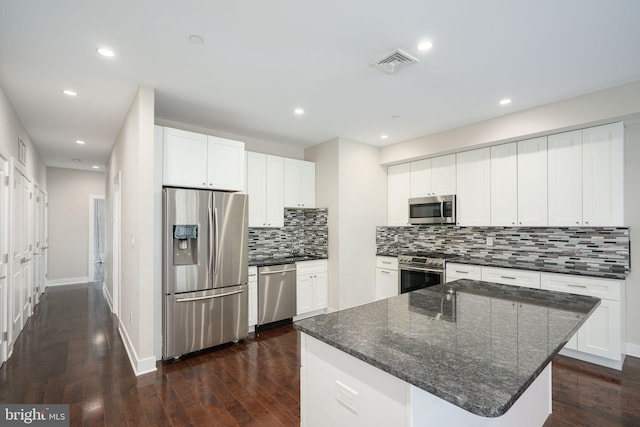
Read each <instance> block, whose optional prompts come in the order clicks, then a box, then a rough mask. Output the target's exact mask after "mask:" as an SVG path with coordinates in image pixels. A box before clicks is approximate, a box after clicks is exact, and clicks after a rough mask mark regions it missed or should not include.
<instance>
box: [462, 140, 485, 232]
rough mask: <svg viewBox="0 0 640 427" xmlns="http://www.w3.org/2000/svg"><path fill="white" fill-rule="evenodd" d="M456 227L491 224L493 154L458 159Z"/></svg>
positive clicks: (477, 152) (468, 154) (474, 153)
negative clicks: (491, 162)
mask: <svg viewBox="0 0 640 427" xmlns="http://www.w3.org/2000/svg"><path fill="white" fill-rule="evenodd" d="M456 156H457V157H456V178H457V179H456V181H457V182H456V184H457V187H458V191H457V196H458V197H457V201H456V203H457V216H458V219H457V223H458V225H462V226H470V225H489V224H490V223H491V164H490V161H491V150H490V149H489V148H482V149H479V150H471V151H465V152H462V153H458V154H457V155H456Z"/></svg>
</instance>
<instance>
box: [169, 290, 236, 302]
mask: <svg viewBox="0 0 640 427" xmlns="http://www.w3.org/2000/svg"><path fill="white" fill-rule="evenodd" d="M243 292H244V291H234V292H229V293H226V294H219V295H209V296H206V297H195V298H178V299H177V300H176V302H190V301H200V300H205V299H213V298H222V297H228V296H230V295H235V294H241V293H243Z"/></svg>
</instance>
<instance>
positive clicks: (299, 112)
mask: <svg viewBox="0 0 640 427" xmlns="http://www.w3.org/2000/svg"><path fill="white" fill-rule="evenodd" d="M293 114H295V115H296V116H301V115H303V114H304V109H303V108H300V107H298V108H296V109H295V110H293Z"/></svg>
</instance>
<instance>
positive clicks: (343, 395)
mask: <svg viewBox="0 0 640 427" xmlns="http://www.w3.org/2000/svg"><path fill="white" fill-rule="evenodd" d="M336 400H337V401H338V402H340V403H342V404H343V405H344V406H346V407H347V408H348V409H350V410H351V411H352V412H353V413H354V414H357V413H358V392H357V391H355V390H352V389H351V388H349V387H347V386H346V385H344V384H343V383H341V382H340V381H337V380H336Z"/></svg>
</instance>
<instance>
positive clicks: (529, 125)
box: [380, 80, 640, 165]
mask: <svg viewBox="0 0 640 427" xmlns="http://www.w3.org/2000/svg"><path fill="white" fill-rule="evenodd" d="M639 99H640V80H639V81H636V82H633V83H629V84H625V85H621V86H616V87H613V88H609V89H605V90H601V91H598V92H593V93H590V94H586V95H582V96H577V97H574V98H569V99H566V100H564V101H559V102H555V103H552V104H547V105H543V106H540V107H535V108H531V109H529V110H524V111H520V112H517V113H512V114H507V115H504V116H502V117H498V118H495V119H491V120H486V121H483V122H479V123H474V124H471V125H468V126H461V127H459V128H455V129H451V130H447V131H444V132H440V133H435V134H432V135H425V136H421V137H419V138H415V139H411V140H408V141H403V142H399V143H397V144H392V145H388V146H386V147H382V148H381V150H380V162H381V163H382V164H385V165H389V164H394V163H402V162H405V161H409V160H415V159H419V158H426V157H434V156H435V155H438V154H444V153H451V152H455V151H463V150H467V149H471V148H472V147H473V148H477V147H478V146H481V145H487V144H495V143H498V142H509V141H516V140H519V139H525V138H530V137H534V136H537V135H541V134H549V133H552V132H556V131H564V130H571V129H579V128H584V127H588V126H591V125H598V124H603V123H611V122H614V121H620V120H621V119H625V118H628V117H630V116H634V115H636V114H638V112H639V111H640V102H639V101H638V100H639Z"/></svg>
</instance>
